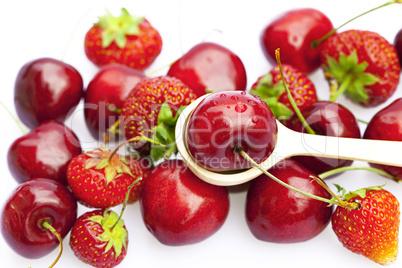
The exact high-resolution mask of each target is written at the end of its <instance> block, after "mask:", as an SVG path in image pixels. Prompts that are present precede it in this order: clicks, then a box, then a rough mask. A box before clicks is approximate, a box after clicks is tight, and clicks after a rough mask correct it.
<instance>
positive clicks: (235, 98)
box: [230, 96, 239, 101]
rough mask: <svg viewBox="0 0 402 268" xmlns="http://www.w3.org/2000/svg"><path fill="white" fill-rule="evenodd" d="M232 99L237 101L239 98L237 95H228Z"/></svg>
mask: <svg viewBox="0 0 402 268" xmlns="http://www.w3.org/2000/svg"><path fill="white" fill-rule="evenodd" d="M230 98H231V99H232V100H235V101H237V100H239V98H238V97H237V96H232V97H230Z"/></svg>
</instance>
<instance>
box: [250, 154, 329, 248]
mask: <svg viewBox="0 0 402 268" xmlns="http://www.w3.org/2000/svg"><path fill="white" fill-rule="evenodd" d="M268 172H269V173H271V174H272V175H274V176H276V177H277V178H280V179H281V181H283V182H285V183H287V184H289V185H291V186H293V187H297V189H299V190H302V191H304V192H308V193H310V194H313V195H316V196H320V197H323V198H326V199H331V195H330V194H329V193H328V192H327V191H326V190H325V189H324V188H323V187H322V186H321V185H319V184H318V183H317V182H316V181H315V180H314V179H312V178H311V177H310V176H316V175H315V174H314V173H312V172H311V171H309V170H307V169H306V168H304V167H303V166H302V165H300V164H298V163H297V162H296V161H294V160H291V159H286V160H283V161H280V162H278V163H277V164H276V165H275V166H273V167H272V168H270V169H269V170H268ZM331 215H332V207H330V206H328V204H326V203H325V202H322V201H318V200H315V199H312V198H310V197H306V196H304V195H301V194H299V193H296V192H294V191H293V190H289V189H287V188H285V187H283V186H282V185H280V184H279V183H277V182H275V181H273V180H271V179H270V178H268V177H267V176H266V175H261V176H259V177H257V178H256V179H254V180H252V181H251V182H250V188H249V190H248V192H247V202H246V220H247V224H248V227H249V228H250V231H251V232H252V234H253V235H254V236H255V237H256V238H258V239H260V240H263V241H267V242H276V243H295V242H302V241H306V240H309V239H312V238H313V237H315V236H317V235H318V234H319V233H321V232H322V231H323V230H324V229H325V227H326V226H327V225H328V223H329V221H330V219H331Z"/></svg>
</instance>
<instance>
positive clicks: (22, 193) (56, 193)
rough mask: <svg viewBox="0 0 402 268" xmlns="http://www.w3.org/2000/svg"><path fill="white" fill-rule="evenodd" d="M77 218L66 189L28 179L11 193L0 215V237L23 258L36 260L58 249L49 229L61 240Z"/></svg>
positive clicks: (47, 182)
mask: <svg viewBox="0 0 402 268" xmlns="http://www.w3.org/2000/svg"><path fill="white" fill-rule="evenodd" d="M76 218H77V202H76V200H75V198H74V196H73V194H72V193H71V192H70V191H69V190H68V188H67V187H66V186H64V185H62V184H60V183H58V182H56V181H54V180H49V179H44V178H32V179H30V180H27V181H25V182H23V183H21V184H20V185H18V187H17V188H16V189H15V190H14V191H13V192H12V194H11V195H10V197H9V198H8V200H7V201H6V203H5V205H4V207H3V210H2V213H1V233H2V235H3V237H4V239H5V241H6V242H7V244H8V245H9V246H10V247H11V248H12V249H13V250H14V251H15V252H16V253H18V254H19V255H21V256H23V257H25V258H32V259H35V258H40V257H42V256H44V255H46V254H48V253H50V252H51V251H53V250H54V249H55V248H56V247H57V246H58V245H59V242H60V241H59V240H58V238H57V237H56V235H55V234H53V233H52V232H51V231H50V230H48V229H47V228H46V227H45V226H46V225H47V224H48V225H50V226H52V227H53V228H54V229H55V231H56V232H57V233H58V234H59V235H60V237H61V238H64V237H65V236H66V235H67V233H68V232H69V231H70V229H71V228H72V226H73V225H74V222H75V220H76Z"/></svg>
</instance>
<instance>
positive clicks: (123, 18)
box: [95, 8, 144, 48]
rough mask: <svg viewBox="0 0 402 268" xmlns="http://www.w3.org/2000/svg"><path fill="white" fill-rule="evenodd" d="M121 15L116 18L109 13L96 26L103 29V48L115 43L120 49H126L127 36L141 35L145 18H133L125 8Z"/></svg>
mask: <svg viewBox="0 0 402 268" xmlns="http://www.w3.org/2000/svg"><path fill="white" fill-rule="evenodd" d="M121 11H122V12H121V15H120V16H118V17H114V16H113V15H112V14H111V13H110V12H109V11H106V14H105V15H104V16H102V17H100V18H99V22H98V23H96V24H95V25H96V26H98V27H100V28H101V29H103V32H102V46H103V47H108V46H109V45H110V44H112V43H113V42H115V43H116V45H117V46H118V47H120V48H124V47H125V46H126V43H127V36H130V35H139V33H140V28H139V25H140V23H141V22H142V21H143V20H144V17H139V16H132V15H130V13H128V11H127V10H126V9H125V8H122V10H121Z"/></svg>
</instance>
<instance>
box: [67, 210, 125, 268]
mask: <svg viewBox="0 0 402 268" xmlns="http://www.w3.org/2000/svg"><path fill="white" fill-rule="evenodd" d="M118 218H119V217H118V215H117V214H116V213H115V212H113V211H111V210H95V211H88V212H86V213H84V214H83V215H81V216H80V217H79V218H78V219H77V221H76V222H75V224H74V226H73V228H72V230H71V234H70V247H71V249H72V250H73V252H74V254H75V256H77V258H78V259H80V260H81V261H83V262H85V263H87V264H89V265H92V266H94V267H114V266H116V265H118V264H120V263H121V262H122V261H123V259H124V257H125V256H126V254H127V245H128V233H127V229H126V227H125V225H124V221H123V220H121V219H120V220H119V219H118ZM117 220H118V223H117V224H116V221H117Z"/></svg>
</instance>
